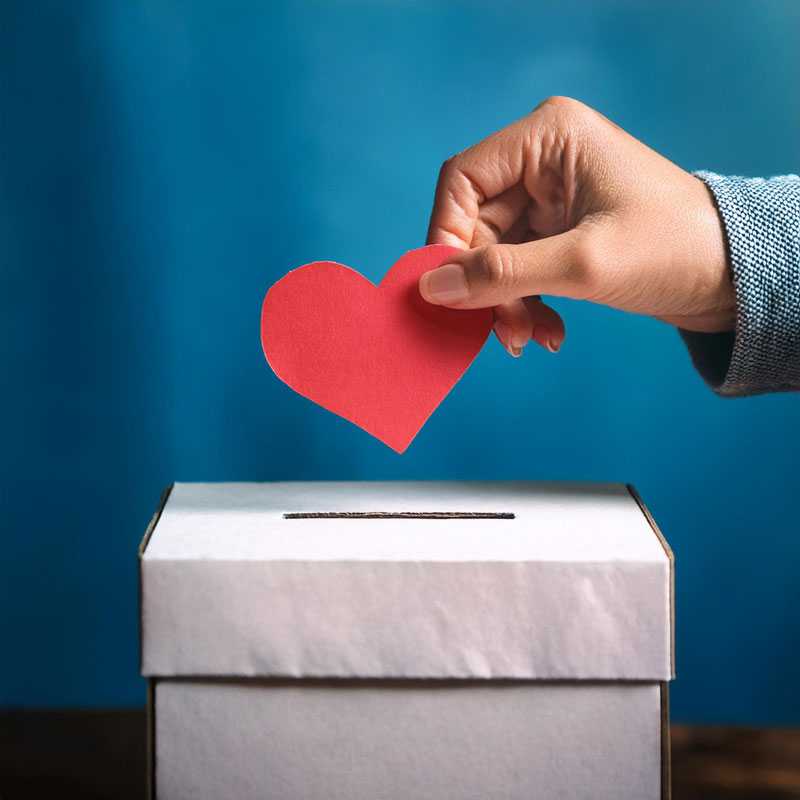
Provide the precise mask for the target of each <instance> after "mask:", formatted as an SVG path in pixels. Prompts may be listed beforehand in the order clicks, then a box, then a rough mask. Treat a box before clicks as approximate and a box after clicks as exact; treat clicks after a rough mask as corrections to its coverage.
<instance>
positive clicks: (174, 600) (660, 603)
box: [142, 483, 672, 681]
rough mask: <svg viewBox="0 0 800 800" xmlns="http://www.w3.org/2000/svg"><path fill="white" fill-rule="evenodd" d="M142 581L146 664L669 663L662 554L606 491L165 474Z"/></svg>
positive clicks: (429, 669)
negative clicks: (169, 481)
mask: <svg viewBox="0 0 800 800" xmlns="http://www.w3.org/2000/svg"><path fill="white" fill-rule="evenodd" d="M298 511H314V512H318V511H349V512H352V511H461V512H463V511H482V512H487V511H488V512H511V513H514V514H515V515H516V518H515V519H514V520H444V521H443V520H418V519H404V520H396V519H395V520H352V519H335V520H318V519H313V520H287V519H284V518H283V514H284V513H285V512H298ZM142 590H143V597H142V625H143V653H142V670H143V673H144V674H146V675H161V676H167V675H239V676H295V677H300V676H321V677H324V676H337V677H419V678H425V677H437V678H440V677H442V678H445V677H455V678H469V677H477V678H498V677H500V678H502V677H506V678H533V679H592V678H598V679H613V680H617V679H632V680H652V681H656V680H668V679H669V678H670V677H671V675H672V666H671V652H670V648H671V631H670V626H671V619H670V615H671V612H670V564H669V560H668V558H667V555H666V553H665V552H664V549H663V547H662V545H661V543H660V542H659V540H658V538H657V536H656V535H655V533H654V532H653V530H652V528H651V527H650V525H649V524H648V522H647V520H646V519H645V517H644V515H643V514H642V512H641V510H640V509H639V507H638V505H637V503H636V502H635V501H634V500H633V498H632V497H631V496H630V494H629V493H628V491H627V489H626V488H625V487H624V486H616V485H610V486H609V485H601V486H597V485H589V486H578V485H559V484H556V485H541V484H530V483H494V484H491V483H480V484H474V483H473V484H470V483H354V484H344V483H334V484H331V483H328V484H326V483H295V484H287V483H283V484H281V483H274V484H216V485H211V484H178V485H176V486H175V488H174V489H173V492H172V495H171V496H170V499H169V501H168V503H167V505H166V507H165V509H164V512H163V514H162V516H161V519H160V521H159V523H158V525H157V526H156V528H155V531H154V532H153V535H152V537H151V540H150V542H149V544H148V546H147V549H146V551H145V553H144V556H143V559H142Z"/></svg>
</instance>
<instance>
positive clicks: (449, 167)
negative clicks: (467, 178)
mask: <svg viewBox="0 0 800 800" xmlns="http://www.w3.org/2000/svg"><path fill="white" fill-rule="evenodd" d="M457 158H458V156H450V158H447V159H445V160H444V161H443V162H442V166H441V167H440V168H439V180H446V179H447V178H449V177H450V176H451V175H452V174H453V173H454V172H455V170H456V169H457V162H456V159H457Z"/></svg>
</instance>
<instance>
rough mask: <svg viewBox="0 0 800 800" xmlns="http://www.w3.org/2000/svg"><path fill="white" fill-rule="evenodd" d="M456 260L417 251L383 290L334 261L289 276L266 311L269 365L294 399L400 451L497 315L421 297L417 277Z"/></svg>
mask: <svg viewBox="0 0 800 800" xmlns="http://www.w3.org/2000/svg"><path fill="white" fill-rule="evenodd" d="M458 252H459V251H458V250H456V249H455V248H453V247H447V246H445V245H430V246H428V247H422V248H420V249H418V250H411V251H410V252H408V253H406V254H405V255H404V256H403V257H402V258H400V260H399V261H397V262H396V263H395V265H394V266H393V267H392V268H391V269H390V270H389V271H388V272H387V273H386V275H385V276H384V278H383V280H382V281H381V282H380V284H378V285H377V286H376V285H375V284H373V283H371V282H370V281H369V280H367V279H366V278H365V277H364V276H363V275H361V274H360V273H358V272H356V271H355V270H353V269H350V267H345V266H343V265H342V264H337V263H335V262H333V261H316V262H314V263H312V264H306V265H305V266H302V267H299V268H298V269H295V270H292V271H291V272H289V273H288V274H287V275H285V276H284V277H283V278H281V279H280V280H279V281H278V282H277V283H276V284H274V285H273V286H272V287H271V288H270V289H269V291H268V292H267V294H266V297H265V298H264V304H263V306H262V309H261V345H262V347H263V348H264V355H265V356H266V359H267V362H268V363H269V365H270V366H271V367H272V369H273V371H274V372H275V374H276V375H277V376H278V377H279V378H280V379H281V380H282V381H283V382H284V383H286V384H288V385H289V386H290V387H291V388H292V389H294V390H295V391H296V392H297V393H298V394H301V395H303V396H304V397H307V398H308V399H309V400H313V401H314V402H315V403H318V404H319V405H321V406H322V407H323V408H326V409H328V411H332V412H333V413H334V414H338V415H339V416H340V417H344V418H345V419H347V420H349V421H350V422H352V423H354V424H355V425H358V426H359V427H360V428H363V429H364V430H365V431H367V433H370V434H372V435H373V436H374V437H376V438H377V439H380V441H382V442H383V443H384V444H386V445H388V446H389V447H391V448H392V449H393V450H396V451H397V452H398V453H402V452H404V451H405V450H406V448H407V447H408V445H409V444H411V441H412V440H413V439H414V437H415V436H416V435H417V433H418V432H419V430H420V429H421V428H422V426H423V425H424V424H425V422H426V421H427V420H428V418H429V417H430V415H431V414H432V413H433V412H434V411H435V409H436V407H437V406H438V405H439V403H441V402H442V400H444V398H445V397H446V396H447V394H448V392H449V391H450V390H451V389H452V388H453V386H454V385H455V384H456V383H457V382H458V380H459V378H460V377H461V376H462V375H463V374H464V372H466V370H467V368H468V367H469V365H470V364H471V363H472V361H473V360H474V358H475V356H477V354H478V352H479V351H480V349H481V347H483V344H484V342H485V341H486V338H487V336H488V335H489V332H490V331H491V328H492V312H491V309H477V310H470V311H459V310H455V309H449V308H443V307H441V306H434V305H431V304H430V303H426V302H425V301H424V300H423V299H422V297H421V296H420V293H419V289H418V282H419V278H420V276H421V275H422V274H423V273H424V272H427V271H428V270H431V269H435V268H436V267H438V266H441V265H442V264H444V263H445V262H446V261H447V259H448V258H450V257H451V256H452V255H453V254H456V253H458Z"/></svg>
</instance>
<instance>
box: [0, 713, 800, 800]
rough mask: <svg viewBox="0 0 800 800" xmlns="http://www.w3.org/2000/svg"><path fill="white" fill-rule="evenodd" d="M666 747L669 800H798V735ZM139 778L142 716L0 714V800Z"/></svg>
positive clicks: (137, 791) (694, 739) (722, 736)
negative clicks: (669, 762)
mask: <svg viewBox="0 0 800 800" xmlns="http://www.w3.org/2000/svg"><path fill="white" fill-rule="evenodd" d="M672 746H673V758H672V763H673V797H674V798H675V800H787V798H798V800H800V730H755V729H749V728H711V727H687V726H682V725H677V726H674V727H673V734H672ZM144 775H145V719H144V712H143V711H140V710H133V711H34V712H21V711H18V712H0V800H38V799H39V798H47V800H52V798H59V800H61V798H71V797H76V798H82V799H83V800H101V799H102V800H128V798H131V800H134V798H135V800H142V798H143V797H144ZM298 800H300V799H298ZM409 800H413V798H409ZM620 800H626V798H620Z"/></svg>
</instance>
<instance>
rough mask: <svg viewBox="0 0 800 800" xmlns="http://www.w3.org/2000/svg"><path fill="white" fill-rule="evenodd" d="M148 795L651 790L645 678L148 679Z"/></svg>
mask: <svg viewBox="0 0 800 800" xmlns="http://www.w3.org/2000/svg"><path fill="white" fill-rule="evenodd" d="M155 704H156V705H155V708H156V735H155V765H156V787H157V793H156V797H157V800H205V798H208V800H225V799H226V798H231V800H234V799H235V800H256V799H258V800H263V798H270V800H299V799H300V798H302V800H454V799H457V800H488V799H491V800H532V798H542V800H555V798H559V800H658V799H659V798H660V797H661V707H660V691H659V686H658V685H647V684H629V685H620V684H589V683H584V684H546V683H536V684H526V685H509V684H474V683H467V684H464V685H462V686H453V685H444V686H441V687H437V686H432V685H431V684H430V683H428V684H415V685H411V686H408V685H406V686H403V687H401V688H397V687H394V688H392V687H391V686H386V685H379V684H372V685H353V684H350V685H347V684H341V683H339V685H336V684H333V685H312V684H308V685H306V684H298V685H294V686H280V685H278V686H276V685H275V684H269V683H264V682H260V681H255V682H242V683H236V682H216V683H206V682H202V681H201V682H191V681H160V682H158V684H157V686H156V692H155Z"/></svg>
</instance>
